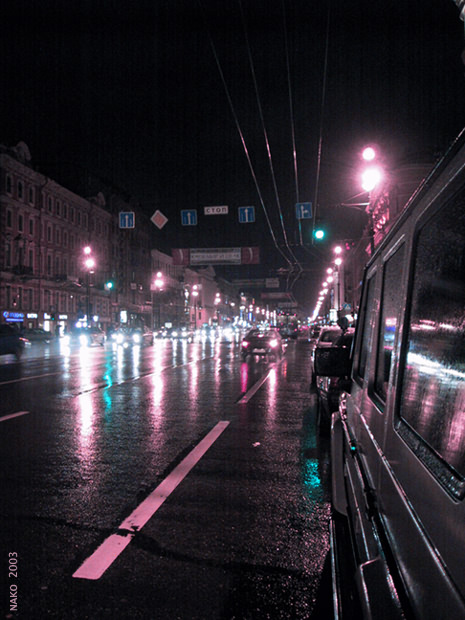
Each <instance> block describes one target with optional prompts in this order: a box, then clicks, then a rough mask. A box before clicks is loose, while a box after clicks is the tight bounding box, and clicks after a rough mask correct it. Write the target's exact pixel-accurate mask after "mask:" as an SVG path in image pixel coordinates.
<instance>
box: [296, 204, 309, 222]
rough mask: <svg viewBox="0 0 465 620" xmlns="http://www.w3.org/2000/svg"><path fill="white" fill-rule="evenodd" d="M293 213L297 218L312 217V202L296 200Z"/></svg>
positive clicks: (305, 218) (306, 218)
mask: <svg viewBox="0 0 465 620" xmlns="http://www.w3.org/2000/svg"><path fill="white" fill-rule="evenodd" d="M295 213H296V217H297V219H298V220H308V219H310V218H311V217H312V203H311V202H298V203H297V204H296V205H295Z"/></svg>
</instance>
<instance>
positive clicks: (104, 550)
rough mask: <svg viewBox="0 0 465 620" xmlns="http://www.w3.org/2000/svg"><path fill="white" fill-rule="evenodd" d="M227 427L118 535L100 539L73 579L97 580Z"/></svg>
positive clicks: (209, 436) (205, 442)
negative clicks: (100, 542)
mask: <svg viewBox="0 0 465 620" xmlns="http://www.w3.org/2000/svg"><path fill="white" fill-rule="evenodd" d="M228 425H229V422H228V421H221V422H218V424H216V426H214V427H213V428H212V430H211V431H210V432H209V433H208V434H207V435H206V436H205V437H204V438H203V439H202V441H201V442H200V443H199V444H197V446H196V447H195V448H194V449H193V450H191V452H189V454H188V455H187V456H186V457H185V458H184V459H183V460H182V461H181V462H180V463H179V465H177V466H176V467H175V468H174V469H173V471H172V472H171V473H170V474H169V475H168V477H167V478H165V479H164V480H163V482H161V483H160V484H159V485H158V486H157V488H156V489H155V490H154V491H152V493H150V495H149V496H148V497H147V498H146V499H145V500H144V501H143V502H142V503H141V504H139V506H138V507H137V508H136V509H135V510H134V511H133V512H132V513H131V514H130V515H129V517H127V518H126V519H125V520H124V521H123V522H122V523H121V525H120V526H119V528H118V529H119V530H121V532H120V533H118V532H117V533H116V534H112V535H111V536H109V537H108V538H106V539H105V540H104V542H103V543H102V544H101V545H100V547H98V548H97V549H96V550H95V551H94V553H93V554H92V555H91V556H89V557H88V558H87V560H85V561H84V562H83V563H82V564H81V566H80V567H79V568H78V569H77V571H76V572H75V573H74V574H73V577H76V578H78V579H100V577H101V576H102V575H103V573H104V572H105V571H106V570H107V569H108V568H109V567H110V566H111V564H113V562H114V561H115V560H116V558H117V557H118V556H119V555H120V553H122V552H123V551H124V549H125V548H126V547H127V546H128V545H129V543H130V542H131V540H132V539H133V538H134V536H135V534H136V532H137V531H139V530H140V529H141V528H142V527H143V526H144V525H145V524H146V523H147V521H148V520H149V519H150V518H151V517H152V516H153V515H154V514H155V512H156V511H157V510H158V509H159V508H160V506H161V505H162V504H163V503H164V502H165V500H166V499H168V497H169V496H170V495H171V493H172V492H173V491H174V490H175V488H176V487H177V486H178V484H179V483H180V482H181V481H182V480H183V479H184V478H185V477H186V476H187V474H188V473H189V472H190V471H191V469H192V468H193V467H194V466H195V465H196V464H197V463H198V462H199V461H200V459H201V458H202V456H203V455H204V454H205V452H206V451H207V450H208V449H209V448H210V447H211V446H212V445H213V444H214V443H215V441H216V440H217V439H218V437H219V436H220V435H221V433H222V432H223V431H224V430H225V429H226V427H227V426H228Z"/></svg>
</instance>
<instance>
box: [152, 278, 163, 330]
mask: <svg viewBox="0 0 465 620" xmlns="http://www.w3.org/2000/svg"><path fill="white" fill-rule="evenodd" d="M163 285H164V281H163V274H162V272H161V271H158V272H157V275H156V277H155V280H154V281H153V282H152V285H151V286H150V292H151V295H152V330H153V329H154V328H155V312H154V305H153V293H154V291H155V292H156V293H157V310H158V312H157V325H156V327H157V329H160V327H161V325H160V323H161V307H160V306H161V300H160V295H159V294H160V292H161V291H162V290H163Z"/></svg>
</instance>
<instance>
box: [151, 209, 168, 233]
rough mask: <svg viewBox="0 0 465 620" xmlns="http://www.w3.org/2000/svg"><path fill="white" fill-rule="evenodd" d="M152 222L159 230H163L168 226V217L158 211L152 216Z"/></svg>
mask: <svg viewBox="0 0 465 620" xmlns="http://www.w3.org/2000/svg"><path fill="white" fill-rule="evenodd" d="M150 221H151V222H152V223H153V224H155V226H156V227H157V228H159V229H160V230H161V229H162V228H163V226H164V225H165V224H166V222H167V221H168V218H167V217H166V215H163V213H162V212H161V211H159V210H158V209H157V210H156V211H155V213H154V214H153V215H152V217H151V218H150Z"/></svg>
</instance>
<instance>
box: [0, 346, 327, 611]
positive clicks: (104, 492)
mask: <svg viewBox="0 0 465 620" xmlns="http://www.w3.org/2000/svg"><path fill="white" fill-rule="evenodd" d="M310 353H311V347H310V344H309V342H308V341H306V340H298V341H289V344H288V346H287V348H286V351H285V354H284V355H283V357H282V359H276V360H275V359H274V358H272V359H268V357H267V356H265V357H263V356H262V357H257V356H249V357H248V358H247V360H246V361H241V349H240V339H239V338H235V339H234V338H233V339H229V340H228V339H226V338H223V337H217V338H216V339H208V338H205V339H197V340H196V341H194V342H190V341H180V340H170V339H156V340H155V342H154V344H153V345H150V346H145V347H139V346H131V347H128V348H124V347H117V346H114V345H112V344H111V343H110V342H108V341H107V342H106V343H105V344H104V346H95V347H80V346H79V345H71V346H70V347H63V345H62V343H61V342H59V341H54V342H51V343H50V344H48V343H34V344H33V345H32V346H31V347H29V348H28V349H27V350H26V351H25V353H24V355H23V357H22V359H21V361H20V362H17V361H16V360H15V359H14V357H13V356H11V357H9V356H5V357H2V358H0V463H1V465H0V468H1V469H0V471H1V474H0V475H1V504H0V506H1V508H0V526H1V532H2V535H1V545H0V549H1V558H2V559H3V568H2V571H1V572H0V574H1V577H0V584H1V601H2V607H1V609H0V614H1V617H3V618H24V619H26V618H27V619H28V620H33V619H36V618H37V619H39V618H41V619H42V618H57V619H58V618H59V619H60V620H61V619H63V618H67V619H68V618H79V619H83V618H89V619H94V618H95V619H102V618H112V619H114V618H118V619H122V618H128V619H129V618H132V619H138V618H141V619H142V618H144V619H160V620H164V619H166V620H168V619H169V620H172V619H180V620H193V619H205V620H207V619H208V620H214V619H224V620H227V619H231V620H232V619H252V618H254V619H255V618H257V619H258V618H260V619H264V618H273V619H275V618H282V619H289V618H297V619H300V618H302V619H305V618H312V619H315V618H322V619H323V618H325V619H326V618H331V590H330V588H331V585H330V576H329V556H328V548H329V533H328V532H329V531H328V522H329V515H330V503H329V499H330V497H329V481H328V476H329V454H328V450H329V446H328V441H327V439H326V438H325V437H321V438H320V436H319V434H318V432H317V431H316V428H315V411H314V409H315V407H314V405H315V403H314V395H313V394H310V391H309V384H310V375H311V369H310V363H311V362H310ZM9 561H10V564H9ZM11 562H12V563H11Z"/></svg>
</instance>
